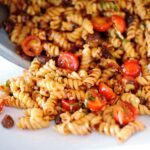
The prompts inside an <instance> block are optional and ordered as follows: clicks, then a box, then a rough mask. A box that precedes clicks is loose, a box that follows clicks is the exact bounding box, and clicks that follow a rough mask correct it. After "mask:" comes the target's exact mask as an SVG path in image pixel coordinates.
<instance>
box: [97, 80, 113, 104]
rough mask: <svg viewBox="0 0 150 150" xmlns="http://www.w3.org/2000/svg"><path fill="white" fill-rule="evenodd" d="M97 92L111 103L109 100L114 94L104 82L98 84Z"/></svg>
mask: <svg viewBox="0 0 150 150" xmlns="http://www.w3.org/2000/svg"><path fill="white" fill-rule="evenodd" d="M99 93H100V94H102V95H103V96H104V97H105V98H106V99H107V100H108V101H109V102H111V103H112V101H111V100H113V99H115V98H116V94H115V93H114V92H113V90H112V89H111V88H110V87H109V86H107V85H106V84H105V83H100V84H99Z"/></svg>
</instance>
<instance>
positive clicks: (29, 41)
mask: <svg viewBox="0 0 150 150" xmlns="http://www.w3.org/2000/svg"><path fill="white" fill-rule="evenodd" d="M21 47H22V49H23V52H24V53H25V54H26V55H27V56H30V57H34V56H38V55H39V54H40V53H41V52H42V45H41V40H40V39H39V38H38V37H37V36H34V35H30V36H27V37H26V38H25V39H24V40H23V41H22V42H21Z"/></svg>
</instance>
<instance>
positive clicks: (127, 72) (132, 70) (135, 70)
mask: <svg viewBox="0 0 150 150" xmlns="http://www.w3.org/2000/svg"><path fill="white" fill-rule="evenodd" d="M121 70H122V73H123V75H124V76H131V77H137V76H139V75H140V72H141V66H140V64H139V61H138V60H135V59H131V60H127V61H126V62H125V63H124V64H123V65H122V66H121Z"/></svg>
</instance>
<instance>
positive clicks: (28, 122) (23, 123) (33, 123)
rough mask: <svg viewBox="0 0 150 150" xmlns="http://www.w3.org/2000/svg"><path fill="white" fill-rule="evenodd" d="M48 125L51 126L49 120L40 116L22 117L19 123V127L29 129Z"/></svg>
mask: <svg viewBox="0 0 150 150" xmlns="http://www.w3.org/2000/svg"><path fill="white" fill-rule="evenodd" d="M48 126H49V121H47V120H44V119H43V118H40V117H34V118H31V117H22V118H20V120H19V122H18V123H17V127H18V128H20V129H29V130H35V129H41V128H46V127H48Z"/></svg>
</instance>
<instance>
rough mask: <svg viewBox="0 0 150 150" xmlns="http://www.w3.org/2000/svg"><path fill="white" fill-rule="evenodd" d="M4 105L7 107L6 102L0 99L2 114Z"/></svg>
mask: <svg viewBox="0 0 150 150" xmlns="http://www.w3.org/2000/svg"><path fill="white" fill-rule="evenodd" d="M4 105H5V101H4V100H3V99H0V113H1V112H2V111H3V107H4Z"/></svg>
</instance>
